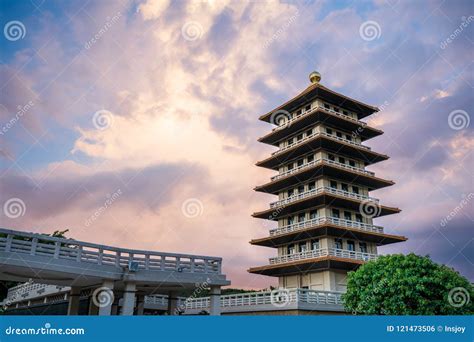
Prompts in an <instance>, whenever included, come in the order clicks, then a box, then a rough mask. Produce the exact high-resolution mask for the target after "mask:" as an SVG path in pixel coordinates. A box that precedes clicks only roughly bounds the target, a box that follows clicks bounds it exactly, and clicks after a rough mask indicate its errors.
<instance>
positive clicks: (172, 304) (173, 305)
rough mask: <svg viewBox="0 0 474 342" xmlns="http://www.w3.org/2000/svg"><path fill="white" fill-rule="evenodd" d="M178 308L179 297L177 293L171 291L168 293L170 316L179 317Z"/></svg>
mask: <svg viewBox="0 0 474 342" xmlns="http://www.w3.org/2000/svg"><path fill="white" fill-rule="evenodd" d="M177 308H178V296H177V293H176V292H173V291H170V292H169V293H168V315H170V316H174V315H177V312H176V309H177Z"/></svg>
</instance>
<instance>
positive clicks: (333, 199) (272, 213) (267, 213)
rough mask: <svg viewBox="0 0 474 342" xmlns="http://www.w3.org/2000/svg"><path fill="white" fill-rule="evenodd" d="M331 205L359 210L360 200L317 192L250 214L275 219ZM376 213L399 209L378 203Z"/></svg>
mask: <svg viewBox="0 0 474 342" xmlns="http://www.w3.org/2000/svg"><path fill="white" fill-rule="evenodd" d="M324 205H332V206H335V207H339V208H345V209H351V210H356V211H358V210H360V207H361V205H363V203H362V201H360V200H356V199H352V198H347V197H343V196H338V195H334V194H331V193H326V192H323V193H319V194H317V195H314V196H311V197H307V198H303V199H301V200H298V201H295V202H292V203H289V204H286V205H281V206H278V207H275V208H269V209H266V210H263V211H259V212H256V213H253V214H252V216H253V217H255V218H261V219H268V220H277V219H279V218H281V217H285V216H287V215H288V214H290V213H296V212H298V211H302V210H307V209H310V208H313V207H317V206H324ZM377 211H378V215H377V217H380V216H386V215H391V214H397V213H399V212H400V211H401V210H400V209H398V208H393V207H387V206H383V205H378V209H377Z"/></svg>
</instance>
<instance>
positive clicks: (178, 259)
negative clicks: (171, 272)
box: [175, 256, 181, 271]
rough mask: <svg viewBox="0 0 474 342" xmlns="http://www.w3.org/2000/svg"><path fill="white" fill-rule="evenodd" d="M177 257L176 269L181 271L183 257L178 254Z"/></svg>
mask: <svg viewBox="0 0 474 342" xmlns="http://www.w3.org/2000/svg"><path fill="white" fill-rule="evenodd" d="M175 258H176V270H178V271H179V269H180V265H181V257H179V256H177V257H175Z"/></svg>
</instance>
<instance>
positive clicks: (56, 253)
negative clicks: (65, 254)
mask: <svg viewBox="0 0 474 342" xmlns="http://www.w3.org/2000/svg"><path fill="white" fill-rule="evenodd" d="M60 249H61V243H60V242H59V241H56V242H55V243H54V259H59V250H60Z"/></svg>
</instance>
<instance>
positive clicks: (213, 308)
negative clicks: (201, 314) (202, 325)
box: [209, 286, 221, 316]
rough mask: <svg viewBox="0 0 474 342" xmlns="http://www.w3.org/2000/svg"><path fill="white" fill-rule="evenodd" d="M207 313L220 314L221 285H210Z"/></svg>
mask: <svg viewBox="0 0 474 342" xmlns="http://www.w3.org/2000/svg"><path fill="white" fill-rule="evenodd" d="M209 314H210V315H211V316H220V314H221V287H220V286H211V296H210V298H209Z"/></svg>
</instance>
